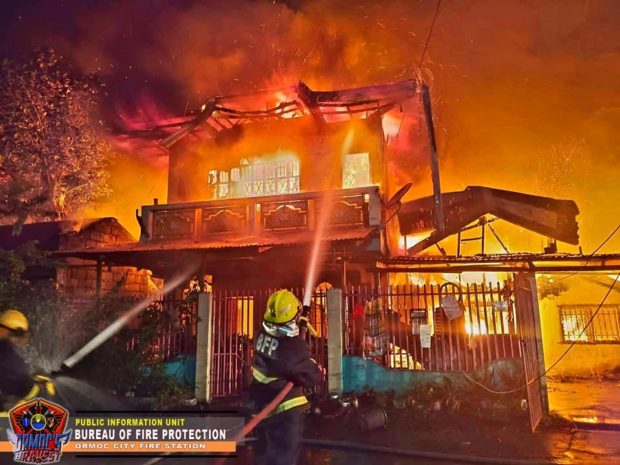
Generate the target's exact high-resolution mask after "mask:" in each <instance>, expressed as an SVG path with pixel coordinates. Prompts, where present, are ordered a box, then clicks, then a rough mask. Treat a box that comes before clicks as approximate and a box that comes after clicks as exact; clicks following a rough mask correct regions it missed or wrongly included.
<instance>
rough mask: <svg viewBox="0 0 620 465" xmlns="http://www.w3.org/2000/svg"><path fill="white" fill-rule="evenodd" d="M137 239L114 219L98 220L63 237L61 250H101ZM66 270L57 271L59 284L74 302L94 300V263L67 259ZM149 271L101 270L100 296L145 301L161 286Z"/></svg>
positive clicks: (116, 268)
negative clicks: (114, 295)
mask: <svg viewBox="0 0 620 465" xmlns="http://www.w3.org/2000/svg"><path fill="white" fill-rule="evenodd" d="M134 241H135V239H134V238H133V237H132V236H131V234H129V232H127V230H126V229H125V228H124V227H123V226H122V225H121V224H120V223H119V222H118V221H117V220H116V219H115V218H102V219H97V220H96V221H93V222H91V223H89V224H86V225H83V226H82V228H81V229H80V230H79V231H72V232H66V233H64V234H62V235H61V236H60V247H59V248H60V250H63V249H64V250H71V249H81V248H84V247H102V246H106V245H111V244H118V243H124V242H134ZM66 265H67V266H66V267H61V268H59V269H58V271H57V274H56V280H57V283H58V285H59V286H60V287H61V288H62V290H63V291H64V292H65V294H66V295H67V296H69V297H73V298H75V299H78V300H79V299H80V298H85V297H94V296H95V293H96V288H97V268H96V262H95V261H93V260H82V259H78V258H68V259H67V260H66ZM161 284H162V283H161V280H157V279H156V278H155V279H154V278H153V277H152V274H151V272H150V271H148V270H138V269H137V268H134V267H128V266H114V267H111V268H109V269H108V267H107V266H104V267H103V268H102V273H101V295H102V296H104V295H106V294H107V293H109V292H111V291H113V290H114V291H116V292H118V293H119V294H121V295H123V296H127V297H136V298H139V297H144V296H146V295H147V294H149V293H152V292H154V291H156V290H157V289H156V288H157V286H161Z"/></svg>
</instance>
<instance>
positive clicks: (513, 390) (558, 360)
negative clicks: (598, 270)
mask: <svg viewBox="0 0 620 465" xmlns="http://www.w3.org/2000/svg"><path fill="white" fill-rule="evenodd" d="M618 279H620V274H617V275H616V279H614V282H613V283H611V285H610V286H609V289H607V292H606V293H605V296H604V297H603V300H601V303H600V304H599V305H598V307H597V309H596V311H595V312H594V313H593V314H592V316H591V317H590V319H589V320H588V322H587V323H586V324H585V326H584V327H583V329H582V330H581V332H580V333H579V334H578V335H577V337H576V338H575V339H574V340H573V342H571V344H570V345H569V346H568V347H567V348H566V350H565V351H564V352H563V353H562V355H560V356H559V357H558V359H557V360H556V361H555V362H553V363H552V364H551V366H550V367H549V368H547V369H546V370H545V371H544V372H543V373H542V374H541V375H539V376H537V377H536V378H534V379H532V380H530V381H528V382H527V383H525V384H523V385H522V386H519V387H518V388H516V389H510V390H509V391H495V390H493V389H491V388H489V387H487V386H485V385H484V384H482V383H480V382H478V381H476V380H475V379H473V378H472V377H471V376H469V375H468V374H467V373H465V372H463V375H464V376H465V378H467V379H468V380H469V381H471V382H472V383H474V384H476V385H477V386H480V387H481V388H483V389H484V390H485V391H488V392H490V393H492V394H512V393H515V392H519V391H521V390H522V389H525V388H526V387H528V386H529V385H530V384H533V383H535V382H536V381H538V380H539V379H541V378H542V377H543V376H545V375H546V374H547V373H549V372H550V371H551V370H552V369H553V368H555V366H556V365H557V364H558V363H560V362H561V361H562V359H563V358H564V357H565V356H566V354H568V352H570V350H571V349H572V348H573V347H575V344H576V343H577V341H578V340H579V338H580V337H581V336H582V335H583V333H585V332H586V329H588V327H589V326H590V324H592V322H593V321H594V318H595V317H596V315H597V314H598V312H599V311H600V310H601V308H602V307H603V305H604V304H605V301H606V300H607V297H609V294H611V291H612V290H613V289H614V286H615V285H616V283H617V282H618Z"/></svg>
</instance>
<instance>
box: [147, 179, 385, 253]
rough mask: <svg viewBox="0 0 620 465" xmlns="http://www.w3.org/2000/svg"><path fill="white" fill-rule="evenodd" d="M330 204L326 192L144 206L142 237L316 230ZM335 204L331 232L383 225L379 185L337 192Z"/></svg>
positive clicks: (208, 236) (209, 236)
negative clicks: (320, 217) (326, 203)
mask: <svg viewBox="0 0 620 465" xmlns="http://www.w3.org/2000/svg"><path fill="white" fill-rule="evenodd" d="M325 202H326V200H325V193H324V192H300V193H295V194H287V195H277V196H267V197H248V198H240V199H222V200H211V201H204V202H192V203H177V204H165V205H148V206H143V207H142V224H143V226H144V228H145V232H146V234H144V231H143V234H142V237H141V238H140V241H141V242H153V241H173V240H194V241H196V242H201V241H213V240H216V239H218V240H225V239H226V238H229V237H234V236H260V235H263V234H269V235H278V234H280V233H289V234H290V233H298V232H299V233H303V232H308V231H313V230H314V229H316V223H317V219H318V217H319V215H320V213H321V210H322V209H323V208H325ZM330 203H331V205H330V210H331V213H330V218H329V223H328V230H329V231H337V230H339V229H355V228H359V229H368V228H375V227H379V226H380V224H381V198H380V196H379V189H378V188H377V187H375V186H371V187H364V188H355V189H339V190H336V191H334V192H333V195H332V196H331V199H330Z"/></svg>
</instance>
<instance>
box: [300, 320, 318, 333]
mask: <svg viewBox="0 0 620 465" xmlns="http://www.w3.org/2000/svg"><path fill="white" fill-rule="evenodd" d="M299 326H305V327H306V328H308V331H310V334H312V335H313V336H314V337H316V335H317V332H316V329H314V326H312V325H311V324H310V319H309V318H308V317H307V316H305V315H304V316H300V317H299Z"/></svg>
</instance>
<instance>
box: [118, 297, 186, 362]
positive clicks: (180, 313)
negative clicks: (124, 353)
mask: <svg viewBox="0 0 620 465" xmlns="http://www.w3.org/2000/svg"><path fill="white" fill-rule="evenodd" d="M150 306H151V308H152V309H155V310H157V311H159V312H161V314H160V315H159V324H158V326H157V334H156V336H155V338H154V340H152V341H151V342H150V347H149V350H150V351H152V354H153V358H154V359H155V360H157V361H162V362H167V361H170V360H173V359H174V358H176V357H179V356H184V355H194V354H195V353H196V316H197V314H198V302H197V300H196V299H192V298H191V297H190V298H189V299H183V300H178V299H161V300H155V301H153V302H152V303H151V304H150ZM153 307H154V308H153ZM134 333H135V334H134V335H133V336H132V337H131V338H130V339H129V341H128V343H127V350H128V351H133V350H137V349H138V347H139V346H140V342H141V338H143V337H144V334H143V330H142V329H140V328H136V329H134Z"/></svg>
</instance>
